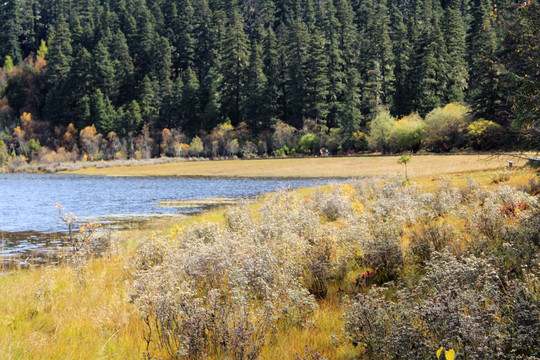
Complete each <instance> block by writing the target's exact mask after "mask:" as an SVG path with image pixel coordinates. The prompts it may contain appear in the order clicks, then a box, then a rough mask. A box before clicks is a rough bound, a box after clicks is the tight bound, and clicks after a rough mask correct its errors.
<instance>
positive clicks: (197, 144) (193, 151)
mask: <svg viewBox="0 0 540 360" xmlns="http://www.w3.org/2000/svg"><path fill="white" fill-rule="evenodd" d="M203 152H204V145H203V142H202V141H201V139H200V138H199V137H198V136H195V137H194V138H193V139H191V143H189V155H190V156H196V157H199V156H201V155H202V153H203Z"/></svg>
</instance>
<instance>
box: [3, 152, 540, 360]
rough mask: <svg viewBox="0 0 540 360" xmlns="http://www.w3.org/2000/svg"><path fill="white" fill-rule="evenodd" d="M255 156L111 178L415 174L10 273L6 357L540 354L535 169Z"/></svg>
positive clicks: (131, 235)
mask: <svg viewBox="0 0 540 360" xmlns="http://www.w3.org/2000/svg"><path fill="white" fill-rule="evenodd" d="M257 161H258V160H253V161H249V162H248V161H227V162H220V163H213V162H205V163H202V165H204V166H209V165H212V164H215V167H217V168H214V166H209V167H206V168H191V167H187V168H182V166H186V165H188V164H185V163H182V164H179V165H178V167H177V166H176V165H175V164H166V166H164V167H160V166H157V167H142V168H135V167H133V168H126V169H123V168H118V169H113V168H111V169H98V170H95V171H100V174H107V175H118V174H120V173H122V174H123V175H135V174H136V175H145V174H150V173H151V174H152V175H210V174H208V173H205V171H209V172H211V174H212V175H216V172H218V173H219V174H220V175H224V174H230V173H231V172H232V171H235V172H236V171H238V174H237V175H238V176H250V175H249V174H254V173H259V172H260V171H263V170H264V171H266V172H264V173H263V174H261V176H272V175H270V174H274V175H275V173H276V172H279V173H280V174H281V175H282V176H293V175H294V174H296V175H297V174H298V173H299V171H300V170H301V169H309V170H306V174H308V175H309V176H311V175H313V176H315V173H317V172H319V171H320V172H322V173H323V174H324V175H326V176H337V175H338V174H339V175H342V176H345V175H346V176H362V175H367V174H371V175H377V174H379V175H380V174H382V171H383V170H382V169H386V171H387V173H388V172H390V173H392V172H395V173H396V174H399V176H397V177H395V178H393V179H389V180H366V181H361V182H353V183H351V184H346V185H329V186H325V187H319V188H303V189H298V190H295V191H290V192H284V191H280V192H277V193H272V194H267V195H264V196H261V197H260V198H259V199H258V201H256V202H254V203H241V204H238V205H234V206H229V207H226V208H221V209H213V210H210V211H208V212H205V213H202V214H198V215H194V216H190V217H188V218H186V219H183V220H181V221H180V222H173V221H170V220H156V221H155V222H154V223H152V224H150V225H148V226H147V227H145V228H134V229H131V230H122V231H115V232H113V233H111V234H110V235H109V236H108V247H107V250H106V251H105V253H104V254H102V255H101V256H97V255H96V254H93V253H92V251H91V249H90V251H88V252H87V253H85V254H83V255H77V254H74V255H73V256H74V257H77V259H78V261H77V262H71V261H68V260H66V261H65V263H63V264H61V265H58V266H51V267H39V268H33V269H20V270H9V269H5V271H4V272H3V274H2V275H0V289H1V292H2V296H1V297H0V348H1V349H2V351H1V352H0V358H2V359H36V358H41V359H145V358H146V359H150V358H152V359H154V358H155V359H159V358H163V359H173V358H179V359H202V358H207V359H276V358H281V359H306V360H308V359H309V360H316V359H398V358H399V359H404V358H411V359H417V358H430V359H433V358H436V356H435V353H436V351H437V350H438V349H439V348H441V347H444V348H445V349H446V350H449V349H453V350H455V351H456V353H457V357H456V358H457V359H478V358H485V356H487V355H486V354H490V358H497V359H499V358H500V359H515V358H522V359H533V358H535V357H539V356H540V353H539V352H540V346H539V345H540V344H539V339H538V336H537V335H538V331H540V312H539V311H540V310H539V308H540V307H539V306H540V280H539V277H540V270H539V267H540V263H539V258H538V254H539V250H540V244H539V243H538V239H539V234H540V221H539V215H538V209H539V204H538V196H537V194H538V191H539V190H540V182H539V181H538V177H537V175H536V173H535V172H534V171H533V170H531V169H525V168H517V169H516V168H514V169H513V170H509V171H505V170H503V169H501V168H499V169H495V170H492V169H487V170H486V169H484V170H480V171H479V170H477V169H478V166H479V164H486V163H485V161H486V158H485V157H476V158H475V160H472V157H461V156H445V157H435V156H433V157H432V156H429V157H427V156H425V157H423V156H418V157H414V158H413V159H412V160H411V162H410V164H409V174H411V175H412V177H413V178H412V179H411V181H410V182H405V181H403V173H402V170H403V169H402V167H403V166H401V167H400V166H395V165H397V162H396V161H397V158H395V157H385V158H379V157H377V158H343V159H302V160H287V161H282V160H268V161H261V162H260V164H261V165H260V168H259V169H257V168H256V164H257ZM377 161H380V163H377ZM492 161H494V162H495V163H494V164H493V166H494V167H495V165H496V164H497V165H498V166H501V164H503V163H505V160H504V159H494V160H492ZM363 162H365V166H362V164H363ZM394 163H395V165H394ZM244 164H247V165H244ZM250 164H253V166H254V168H253V169H252V168H251V167H250V166H248V165H250ZM268 164H271V165H268ZM295 164H297V165H295ZM314 164H316V165H314ZM428 164H429V165H428ZM191 165H198V164H197V163H189V166H191ZM421 165H422V166H421ZM425 167H427V168H425ZM488 167H490V166H488ZM212 169H214V170H212ZM233 169H234V170H233ZM278 169H279V170H278ZM339 169H341V170H342V171H341V173H340V172H339ZM390 169H392V170H390ZM471 169H475V170H477V171H470V170H471ZM85 171H94V170H93V169H87V170H85ZM109 171H110V172H109ZM129 171H133V173H130V172H129ZM379 171H380V172H381V173H378V172H379ZM318 176H322V175H318ZM473 314H474V315H473Z"/></svg>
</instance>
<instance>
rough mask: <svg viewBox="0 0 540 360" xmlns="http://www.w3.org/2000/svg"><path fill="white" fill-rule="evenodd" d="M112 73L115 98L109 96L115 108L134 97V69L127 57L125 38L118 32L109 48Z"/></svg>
mask: <svg viewBox="0 0 540 360" xmlns="http://www.w3.org/2000/svg"><path fill="white" fill-rule="evenodd" d="M109 54H110V59H111V61H112V66H113V73H114V83H115V84H114V88H115V89H118V93H117V94H116V96H111V101H112V102H113V104H115V105H116V106H118V105H122V104H124V103H125V102H126V101H127V100H128V99H130V98H131V99H132V98H133V97H134V93H133V90H134V89H133V88H134V85H133V82H134V72H135V68H134V66H133V61H132V59H131V56H130V55H129V48H128V45H127V41H126V37H125V36H124V33H122V31H120V30H118V31H117V32H116V33H115V34H114V35H113V37H112V40H111V44H110V48H109Z"/></svg>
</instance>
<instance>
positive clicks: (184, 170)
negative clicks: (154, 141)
mask: <svg viewBox="0 0 540 360" xmlns="http://www.w3.org/2000/svg"><path fill="white" fill-rule="evenodd" d="M398 158H399V157H398V156H363V157H336V158H324V157H323V158H300V159H259V160H219V161H191V162H186V161H184V162H177V163H168V164H155V165H142V166H123V167H110V168H99V169H98V168H87V169H81V170H77V171H73V172H71V173H73V174H85V175H108V176H224V177H355V176H371V175H376V176H394V175H399V176H404V170H405V168H404V166H403V165H400V164H398V163H397V160H398ZM509 159H510V157H509V156H499V157H492V156H489V155H418V156H413V158H412V159H411V161H410V163H409V164H408V165H407V166H408V171H409V176H411V177H418V176H428V175H436V174H449V173H455V172H467V171H473V170H484V169H495V168H499V167H503V166H506V165H507V164H508V163H507V160H509ZM513 160H514V161H515V159H513ZM524 162H525V160H519V161H517V164H516V165H523V163H524Z"/></svg>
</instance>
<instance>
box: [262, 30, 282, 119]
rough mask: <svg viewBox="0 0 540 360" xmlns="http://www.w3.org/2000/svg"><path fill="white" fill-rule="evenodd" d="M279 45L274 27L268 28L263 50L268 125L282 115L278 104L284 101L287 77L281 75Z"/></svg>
mask: <svg viewBox="0 0 540 360" xmlns="http://www.w3.org/2000/svg"><path fill="white" fill-rule="evenodd" d="M278 46H279V45H278V42H277V38H276V34H275V32H274V31H273V30H272V28H268V30H267V31H266V33H265V36H264V39H263V51H262V60H263V71H264V75H265V77H266V86H265V88H264V98H265V99H266V102H265V113H266V114H265V116H266V118H267V119H268V122H267V123H266V124H264V125H265V126H266V127H269V126H270V125H271V123H273V122H274V121H275V120H276V119H278V118H279V117H280V114H279V106H278V104H279V103H280V102H282V101H283V92H282V84H283V83H284V82H285V79H283V78H282V77H281V68H280V63H279V49H278ZM282 118H283V115H282Z"/></svg>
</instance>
